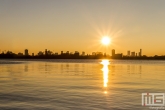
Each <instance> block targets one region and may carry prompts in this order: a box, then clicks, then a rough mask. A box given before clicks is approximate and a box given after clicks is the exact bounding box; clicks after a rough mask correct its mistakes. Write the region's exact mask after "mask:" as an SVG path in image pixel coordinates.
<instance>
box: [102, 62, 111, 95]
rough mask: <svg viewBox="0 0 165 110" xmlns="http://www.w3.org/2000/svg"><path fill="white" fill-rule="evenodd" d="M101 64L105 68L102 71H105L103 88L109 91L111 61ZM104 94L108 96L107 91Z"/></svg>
mask: <svg viewBox="0 0 165 110" xmlns="http://www.w3.org/2000/svg"><path fill="white" fill-rule="evenodd" d="M101 64H102V65H103V68H102V69H101V70H102V71H103V81H104V83H103V87H104V88H105V89H107V86H108V73H109V69H108V65H109V64H110V63H109V60H102V62H101ZM104 94H107V90H105V91H104Z"/></svg>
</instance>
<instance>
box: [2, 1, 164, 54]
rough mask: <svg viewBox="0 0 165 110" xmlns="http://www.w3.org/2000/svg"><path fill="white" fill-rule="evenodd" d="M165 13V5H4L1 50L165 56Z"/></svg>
mask: <svg viewBox="0 0 165 110" xmlns="http://www.w3.org/2000/svg"><path fill="white" fill-rule="evenodd" d="M164 11H165V1H164V0H159V1H156V0H144V1H139V0H136V1H132V0H127V1H123V0H104V1H100V0H90V1H83V0H67V1H66V0H60V1H54V0H48V1H44V0H35V1H33V0H23V1H19V0H14V1H13V0H8V1H6V0H1V1H0V16H1V17H0V50H1V51H4V50H12V51H13V52H16V53H17V52H23V51H24V49H25V48H27V49H29V52H30V53H32V52H34V53H37V52H38V51H39V50H42V51H44V50H45V49H49V50H52V51H53V52H60V51H61V50H63V51H72V52H74V51H79V52H82V51H85V52H86V53H89V54H91V53H92V52H93V51H101V52H107V53H109V54H110V53H111V50H112V49H116V51H117V53H124V54H126V53H127V50H130V51H135V52H139V49H140V48H142V49H143V54H145V55H149V56H150V55H155V54H157V55H165V48H164V47H165V43H164V41H165V33H164V29H165V13H164ZM105 35H108V36H110V37H111V39H112V44H111V45H109V47H105V46H103V45H102V44H101V43H100V42H101V38H102V36H105Z"/></svg>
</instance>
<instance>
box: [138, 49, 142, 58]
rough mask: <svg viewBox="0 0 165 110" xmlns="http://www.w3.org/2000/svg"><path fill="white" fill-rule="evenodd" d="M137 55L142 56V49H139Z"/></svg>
mask: <svg viewBox="0 0 165 110" xmlns="http://www.w3.org/2000/svg"><path fill="white" fill-rule="evenodd" d="M139 56H140V57H141V56H142V49H140V53H139Z"/></svg>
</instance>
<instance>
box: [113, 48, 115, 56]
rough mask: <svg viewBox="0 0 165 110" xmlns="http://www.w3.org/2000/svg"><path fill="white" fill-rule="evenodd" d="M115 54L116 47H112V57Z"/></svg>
mask: <svg viewBox="0 0 165 110" xmlns="http://www.w3.org/2000/svg"><path fill="white" fill-rule="evenodd" d="M113 56H115V49H112V57H113Z"/></svg>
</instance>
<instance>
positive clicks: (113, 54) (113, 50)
mask: <svg viewBox="0 0 165 110" xmlns="http://www.w3.org/2000/svg"><path fill="white" fill-rule="evenodd" d="M122 57H123V54H122V53H118V54H115V49H112V58H117V59H118V58H119V59H120V58H122Z"/></svg>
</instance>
